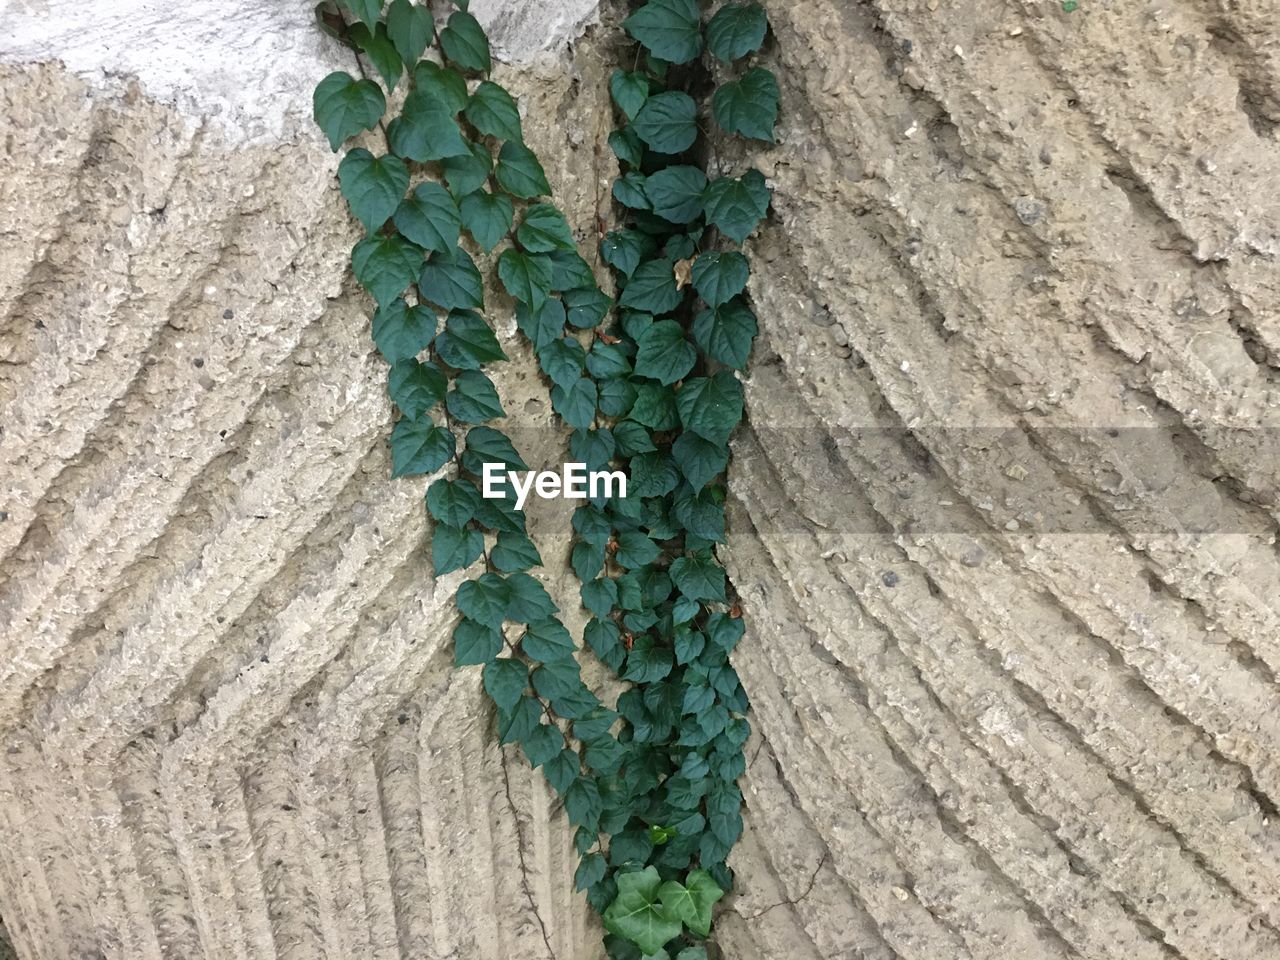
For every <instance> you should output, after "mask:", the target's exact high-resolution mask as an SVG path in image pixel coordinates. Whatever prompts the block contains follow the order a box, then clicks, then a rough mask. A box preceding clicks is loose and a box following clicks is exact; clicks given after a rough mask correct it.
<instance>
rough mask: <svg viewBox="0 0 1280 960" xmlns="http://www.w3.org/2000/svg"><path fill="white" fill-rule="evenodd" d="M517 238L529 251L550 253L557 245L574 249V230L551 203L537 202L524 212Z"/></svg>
mask: <svg viewBox="0 0 1280 960" xmlns="http://www.w3.org/2000/svg"><path fill="white" fill-rule="evenodd" d="M516 239H517V240H518V241H520V245H521V246H522V247H524V248H525V250H527V251H528V252H529V253H550V252H551V251H552V250H554V249H556V248H557V247H568V248H569V249H573V247H574V241H573V231H572V230H570V229H569V224H568V221H566V220H565V218H564V214H562V213H561V212H560V211H559V210H557V209H556V208H555V207H554V206H552V205H551V204H549V203H535V204H533V205H532V206H530V207H529V208H528V209H527V210H525V212H524V220H523V221H522V222H521V224H520V229H519V230H517V231H516Z"/></svg>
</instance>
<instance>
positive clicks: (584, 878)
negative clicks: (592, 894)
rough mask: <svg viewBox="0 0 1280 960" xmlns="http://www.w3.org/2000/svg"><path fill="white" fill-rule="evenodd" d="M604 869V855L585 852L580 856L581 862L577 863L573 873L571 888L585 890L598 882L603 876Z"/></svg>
mask: <svg viewBox="0 0 1280 960" xmlns="http://www.w3.org/2000/svg"><path fill="white" fill-rule="evenodd" d="M604 871H605V862H604V857H602V856H601V855H600V854H598V853H590V854H587V855H586V856H585V857H583V858H582V862H581V863H579V864H578V869H577V871H576V872H575V873H574V875H573V889H575V890H585V889H587V887H590V886H593V885H594V884H597V883H599V882H600V880H601V879H602V878H603V877H604Z"/></svg>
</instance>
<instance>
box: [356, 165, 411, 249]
mask: <svg viewBox="0 0 1280 960" xmlns="http://www.w3.org/2000/svg"><path fill="white" fill-rule="evenodd" d="M338 182H339V183H340V184H341V185H342V195H343V196H344V197H346V199H347V203H348V204H349V205H350V206H351V212H352V213H353V214H355V217H356V219H357V220H359V221H360V222H361V223H363V224H364V226H365V229H366V230H369V231H373V230H376V229H378V227H380V226H382V225H383V224H384V223H386V222H387V220H388V219H389V218H390V217H391V215H392V214H393V213H395V212H396V207H398V206H400V200H401V199H402V198H403V197H404V192H405V190H407V189H408V187H409V170H408V168H407V167H405V165H404V161H403V160H401V159H400V158H399V157H393V156H390V155H388V156H385V157H375V156H374V155H373V154H372V153H370V152H369V151H368V150H365V149H364V148H363V147H356V148H355V149H354V150H351V151H349V152H348V153H347V155H346V156H345V157H343V158H342V163H340V164H338ZM409 239H411V240H412V239H413V238H412V237H410V238H409Z"/></svg>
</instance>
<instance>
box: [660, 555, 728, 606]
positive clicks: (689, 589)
mask: <svg viewBox="0 0 1280 960" xmlns="http://www.w3.org/2000/svg"><path fill="white" fill-rule="evenodd" d="M671 581H672V582H673V583H674V584H675V585H676V587H677V588H679V590H680V592H681V593H683V594H684V595H685V596H686V597H688V598H689V599H690V600H713V601H715V602H717V603H723V602H724V568H723V567H721V566H720V564H718V563H716V562H715V561H714V560H702V559H699V558H697V557H681V558H679V559H678V560H676V562H675V563H673V564H671Z"/></svg>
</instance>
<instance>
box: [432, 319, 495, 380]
mask: <svg viewBox="0 0 1280 960" xmlns="http://www.w3.org/2000/svg"><path fill="white" fill-rule="evenodd" d="M436 353H438V354H439V355H440V359H441V360H443V361H444V362H445V363H447V364H448V365H449V366H451V367H454V368H455V369H458V370H478V369H479V368H480V367H481V365H483V364H486V363H492V362H494V361H496V360H505V359H507V355H506V354H505V353H503V352H502V347H500V346H498V338H497V337H495V336H494V335H493V331H492V330H491V329H489V325H488V324H487V323H485V322H484V318H483V317H481V316H480V315H479V314H478V313H472V312H471V311H470V310H454V311H453V312H451V313H450V314H449V319H448V320H446V321H445V325H444V331H443V332H442V333H441V334H440V335H439V336H438V337H436Z"/></svg>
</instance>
